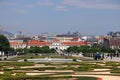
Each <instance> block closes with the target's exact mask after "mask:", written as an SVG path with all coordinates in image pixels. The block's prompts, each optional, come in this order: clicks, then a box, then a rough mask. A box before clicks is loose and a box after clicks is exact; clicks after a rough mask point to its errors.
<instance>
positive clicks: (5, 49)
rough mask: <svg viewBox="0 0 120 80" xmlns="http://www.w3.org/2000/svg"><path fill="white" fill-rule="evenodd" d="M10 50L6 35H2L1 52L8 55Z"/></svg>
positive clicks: (0, 38) (0, 37)
mask: <svg viewBox="0 0 120 80" xmlns="http://www.w3.org/2000/svg"><path fill="white" fill-rule="evenodd" d="M9 50H10V43H9V41H8V39H7V38H6V37H5V36H4V35H0V51H1V52H5V53H7V52H8V51H9Z"/></svg>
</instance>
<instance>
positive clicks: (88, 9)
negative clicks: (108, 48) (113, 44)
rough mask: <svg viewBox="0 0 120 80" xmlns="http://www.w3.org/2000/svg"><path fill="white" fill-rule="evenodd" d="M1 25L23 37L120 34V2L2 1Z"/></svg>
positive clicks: (0, 5)
mask: <svg viewBox="0 0 120 80" xmlns="http://www.w3.org/2000/svg"><path fill="white" fill-rule="evenodd" d="M0 26H2V29H3V30H5V31H9V32H12V33H17V32H18V31H22V32H23V33H24V34H36V35H38V34H41V33H67V32H76V31H77V32H80V33H82V34H93V35H104V34H107V33H108V32H110V31H113V32H114V31H120V0H0Z"/></svg>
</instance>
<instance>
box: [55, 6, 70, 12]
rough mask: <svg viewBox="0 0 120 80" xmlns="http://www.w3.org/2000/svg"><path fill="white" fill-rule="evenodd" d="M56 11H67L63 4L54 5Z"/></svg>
mask: <svg viewBox="0 0 120 80" xmlns="http://www.w3.org/2000/svg"><path fill="white" fill-rule="evenodd" d="M56 10H57V11H68V9H66V8H65V7H64V6H56Z"/></svg>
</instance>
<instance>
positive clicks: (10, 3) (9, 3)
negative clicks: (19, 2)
mask: <svg viewBox="0 0 120 80" xmlns="http://www.w3.org/2000/svg"><path fill="white" fill-rule="evenodd" d="M15 4H16V3H15V2H7V1H0V5H3V6H9V5H15Z"/></svg>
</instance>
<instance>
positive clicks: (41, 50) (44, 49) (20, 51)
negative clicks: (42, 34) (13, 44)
mask: <svg viewBox="0 0 120 80" xmlns="http://www.w3.org/2000/svg"><path fill="white" fill-rule="evenodd" d="M15 52H16V53H18V54H24V53H41V54H43V53H56V50H55V49H53V48H52V49H50V48H49V46H43V47H37V46H34V47H33V46H31V47H30V48H19V49H16V50H15Z"/></svg>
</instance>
